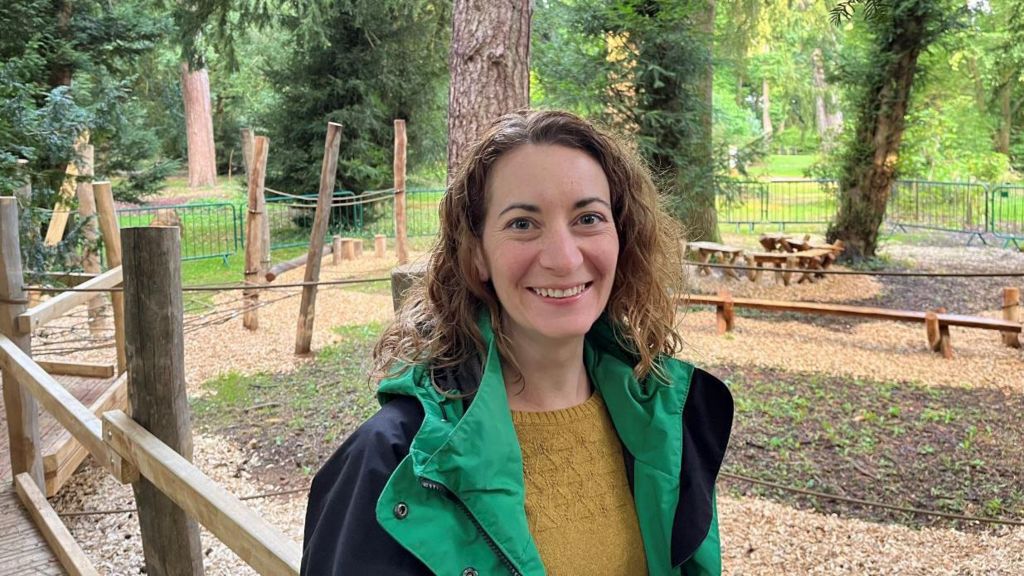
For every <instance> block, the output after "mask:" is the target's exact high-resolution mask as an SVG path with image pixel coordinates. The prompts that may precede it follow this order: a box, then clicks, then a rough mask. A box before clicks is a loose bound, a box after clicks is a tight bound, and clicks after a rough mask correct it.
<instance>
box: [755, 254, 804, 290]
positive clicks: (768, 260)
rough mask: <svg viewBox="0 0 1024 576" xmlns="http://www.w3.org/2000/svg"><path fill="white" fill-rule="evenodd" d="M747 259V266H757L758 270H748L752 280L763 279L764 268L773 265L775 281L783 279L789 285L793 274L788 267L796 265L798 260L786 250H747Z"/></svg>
mask: <svg viewBox="0 0 1024 576" xmlns="http://www.w3.org/2000/svg"><path fill="white" fill-rule="evenodd" d="M743 257H744V259H745V260H746V263H747V266H752V267H756V268H757V270H748V271H747V278H749V279H750V281H751V282H757V281H758V280H760V279H761V273H762V272H764V270H763V269H764V268H766V267H769V266H772V267H774V268H775V269H776V270H775V281H776V282H778V281H779V280H781V281H782V284H783V285H784V286H789V279H790V277H791V275H792V272H790V271H789V270H787V269H791V268H795V267H796V260H795V259H794V258H793V257H792V255H790V254H787V253H785V252H746V253H745V254H744V255H743Z"/></svg>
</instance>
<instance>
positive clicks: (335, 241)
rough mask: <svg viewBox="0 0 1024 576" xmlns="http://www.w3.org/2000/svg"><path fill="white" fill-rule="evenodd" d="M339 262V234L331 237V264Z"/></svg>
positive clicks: (335, 264) (334, 264)
mask: <svg viewBox="0 0 1024 576" xmlns="http://www.w3.org/2000/svg"><path fill="white" fill-rule="evenodd" d="M339 264H341V236H335V237H334V238H331V266H337V265H339Z"/></svg>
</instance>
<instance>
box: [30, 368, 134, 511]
mask: <svg viewBox="0 0 1024 576" xmlns="http://www.w3.org/2000/svg"><path fill="white" fill-rule="evenodd" d="M105 384H106V385H107V388H106V390H104V391H103V393H102V394H100V395H99V396H98V397H96V398H95V399H94V400H93V401H92V402H91V403H88V406H89V411H90V412H92V413H93V414H95V415H96V416H97V417H99V416H100V415H101V414H103V413H104V412H106V411H108V410H123V409H125V408H127V406H128V373H127V372H124V373H122V374H121V376H120V377H119V378H117V379H116V380H114V381H113V382H112V383H105ZM83 403H85V402H84V401H83ZM47 446H48V449H46V450H44V454H43V471H44V473H45V474H46V496H47V497H50V496H55V495H56V494H57V492H59V491H60V488H61V486H63V485H64V484H65V483H66V482H67V481H68V480H70V479H71V476H73V475H74V473H75V470H77V469H78V466H79V465H80V464H81V463H82V461H84V460H85V457H86V456H88V455H89V451H88V450H86V449H85V447H84V446H82V444H81V443H79V442H78V441H77V440H75V439H74V437H73V436H71V435H70V434H69V433H68V432H67V431H66V430H63V431H62V433H61V434H60V435H59V436H58V437H57V438H55V439H54V440H53V442H52V443H48V444H47ZM108 454H109V451H108ZM108 462H109V459H108ZM101 465H103V463H101ZM105 467H107V468H108V469H112V465H111V466H105ZM114 477H115V478H116V479H118V480H121V481H122V482H125V481H126V479H125V478H122V477H120V476H119V475H118V474H115V475H114ZM131 478H135V477H134V476H132V477H131Z"/></svg>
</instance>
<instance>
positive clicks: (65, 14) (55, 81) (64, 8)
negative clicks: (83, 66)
mask: <svg viewBox="0 0 1024 576" xmlns="http://www.w3.org/2000/svg"><path fill="white" fill-rule="evenodd" d="M56 4H57V6H58V8H57V37H58V39H59V40H58V41H59V42H67V43H69V44H70V43H71V14H72V3H71V0H62V1H58V2H57V3H56ZM58 54H62V55H63V57H58V58H54V60H53V64H52V65H51V67H50V88H57V87H58V86H71V76H72V74H73V68H72V61H71V56H70V55H69V52H68V51H67V50H60V51H59V52H58Z"/></svg>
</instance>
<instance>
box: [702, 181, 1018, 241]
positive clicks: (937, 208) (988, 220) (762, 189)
mask: <svg viewBox="0 0 1024 576" xmlns="http://www.w3.org/2000/svg"><path fill="white" fill-rule="evenodd" d="M717 188H718V196H717V202H716V206H717V209H718V221H719V222H720V223H722V224H735V225H737V226H743V225H746V226H749V227H750V228H751V229H753V227H754V226H758V225H776V226H780V227H782V228H785V226H786V225H787V224H795V225H796V224H811V225H827V224H828V223H830V222H831V221H832V219H833V218H834V217H835V214H836V210H837V208H838V197H839V186H838V182H837V181H836V180H773V181H766V182H758V181H729V180H722V181H719V182H717ZM886 223H887V224H889V225H890V226H892V227H894V228H896V229H908V228H919V229H928V230H941V231H945V232H955V233H964V234H969V235H970V236H971V238H972V239H973V238H975V237H978V238H982V239H984V238H983V237H982V235H983V234H992V235H993V236H995V237H997V238H999V239H1002V240H1003V241H1004V245H1008V244H1011V243H1013V244H1015V245H1018V246H1020V245H1021V243H1022V242H1024V185H1016V184H995V185H992V184H982V183H977V182H931V181H925V180H898V181H895V182H893V185H892V189H891V193H890V195H889V204H888V207H887V208H886Z"/></svg>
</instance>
